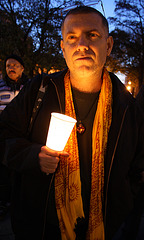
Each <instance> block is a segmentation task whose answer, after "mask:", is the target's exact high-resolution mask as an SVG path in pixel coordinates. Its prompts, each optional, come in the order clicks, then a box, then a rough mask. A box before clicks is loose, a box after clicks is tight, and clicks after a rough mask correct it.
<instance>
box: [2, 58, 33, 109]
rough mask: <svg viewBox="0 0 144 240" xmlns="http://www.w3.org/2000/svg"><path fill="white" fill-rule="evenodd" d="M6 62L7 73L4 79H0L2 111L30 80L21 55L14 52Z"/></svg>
mask: <svg viewBox="0 0 144 240" xmlns="http://www.w3.org/2000/svg"><path fill="white" fill-rule="evenodd" d="M4 64H5V70H6V75H5V77H4V79H0V112H1V111H2V110H3V109H4V108H5V107H6V105H7V104H8V103H9V102H10V101H11V100H12V99H13V98H14V97H15V96H16V95H17V94H18V93H19V91H20V90H21V89H22V87H23V86H24V84H25V83H26V82H27V81H29V79H28V77H27V76H26V75H25V74H24V62H23V60H22V58H21V57H19V56H17V55H14V54H12V55H9V56H7V57H6V59H5V62H4Z"/></svg>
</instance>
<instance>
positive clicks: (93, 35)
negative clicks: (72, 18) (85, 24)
mask: <svg viewBox="0 0 144 240" xmlns="http://www.w3.org/2000/svg"><path fill="white" fill-rule="evenodd" d="M88 36H89V37H91V38H95V37H97V36H98V35H97V34H96V33H89V34H88Z"/></svg>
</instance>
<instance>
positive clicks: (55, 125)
mask: <svg viewBox="0 0 144 240" xmlns="http://www.w3.org/2000/svg"><path fill="white" fill-rule="evenodd" d="M75 123H76V120H75V119H74V118H71V117H69V116H66V115H64V114H60V113H51V120H50V126H49V131H48V136H47V142H46V146H47V147H49V148H51V149H53V150H55V151H62V150H63V149H64V147H65V145H66V143H67V140H68V138H69V136H70V134H71V131H72V129H73V127H74V125H75Z"/></svg>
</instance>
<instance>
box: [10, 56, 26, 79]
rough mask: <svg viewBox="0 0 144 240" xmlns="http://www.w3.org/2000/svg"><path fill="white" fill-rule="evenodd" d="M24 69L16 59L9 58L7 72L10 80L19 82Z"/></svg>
mask: <svg viewBox="0 0 144 240" xmlns="http://www.w3.org/2000/svg"><path fill="white" fill-rule="evenodd" d="M23 71H24V67H23V66H22V65H21V64H20V63H19V62H18V61H17V60H15V59H12V58H9V59H8V60H7V61H6V72H7V75H8V77H9V78H10V79H12V80H14V81H16V82H17V80H18V79H20V78H21V76H22V73H23Z"/></svg>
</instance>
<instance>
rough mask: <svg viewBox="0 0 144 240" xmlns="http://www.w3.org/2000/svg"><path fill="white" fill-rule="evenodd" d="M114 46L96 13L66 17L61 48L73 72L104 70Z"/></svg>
mask: <svg viewBox="0 0 144 240" xmlns="http://www.w3.org/2000/svg"><path fill="white" fill-rule="evenodd" d="M112 46H113V39H112V37H108V32H107V30H106V27H105V26H104V25H103V24H102V19H101V17H100V16H99V15H97V14H95V13H88V14H76V15H69V16H67V17H66V19H65V22H64V29H63V40H62V41H61V48H62V51H63V55H64V58H65V60H66V63H67V66H68V68H69V69H70V72H71V73H74V72H76V71H77V73H78V74H79V76H80V75H84V74H85V75H86V74H89V73H90V74H91V73H92V74H93V73H95V72H97V71H100V72H102V69H103V66H104V64H105V62H106V57H107V56H108V55H110V53H111V50H112Z"/></svg>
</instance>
